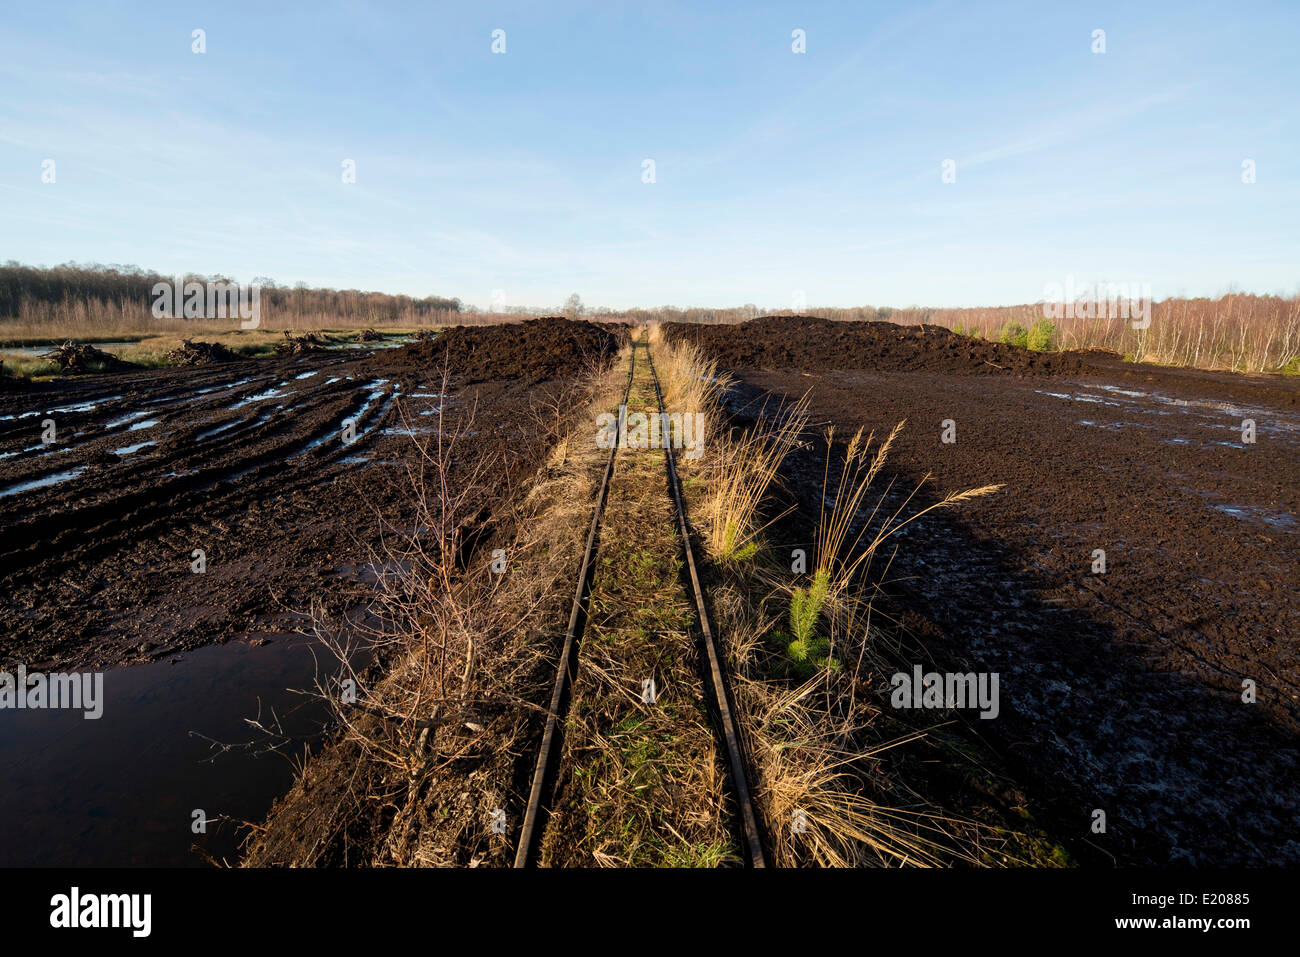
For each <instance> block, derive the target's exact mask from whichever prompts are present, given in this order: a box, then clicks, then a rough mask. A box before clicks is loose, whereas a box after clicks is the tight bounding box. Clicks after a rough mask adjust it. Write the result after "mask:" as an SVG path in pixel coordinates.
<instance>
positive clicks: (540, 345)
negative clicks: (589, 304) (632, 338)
mask: <svg viewBox="0 0 1300 957" xmlns="http://www.w3.org/2000/svg"><path fill="white" fill-rule="evenodd" d="M623 338H624V337H623V336H620V335H619V334H617V333H615V332H611V331H610V330H609V329H606V328H602V327H600V326H598V325H595V324H594V323H590V322H585V321H581V320H579V321H576V322H571V321H569V320H567V319H561V318H556V317H548V318H543V319H529V320H527V321H525V322H508V323H501V324H500V325H494V326H473V327H469V326H452V327H451V328H450V329H447V330H446V331H444V332H443V333H442V335H440V336H438V338H436V339H433V340H431V341H427V340H426V341H422V342H413V343H411V344H410V345H407V346H404V347H403V348H401V349H397V350H394V352H395V353H396V354H395V355H393V356H392V358H391V359H388V358H387V357H385V361H386V362H391V363H392V364H393V368H394V369H395V370H400V369H403V368H413V369H435V368H440V367H441V366H442V365H443V364H444V362H445V363H446V364H447V365H448V366H449V367H450V368H451V369H453V370H455V372H456V374H457V375H460V376H463V377H464V378H465V381H467V382H480V381H484V380H488V379H527V380H531V381H534V382H540V381H543V380H546V379H555V378H559V377H570V376H573V375H575V374H577V373H580V372H581V371H582V370H583V369H584V368H585V367H586V366H587V365H588V364H590V363H602V364H603V363H604V362H607V361H608V360H609V359H610V358H611V357H612V356H613V355H614V354H615V353H616V352H617V351H618V349H619V346H620V345H621V344H622V342H623Z"/></svg>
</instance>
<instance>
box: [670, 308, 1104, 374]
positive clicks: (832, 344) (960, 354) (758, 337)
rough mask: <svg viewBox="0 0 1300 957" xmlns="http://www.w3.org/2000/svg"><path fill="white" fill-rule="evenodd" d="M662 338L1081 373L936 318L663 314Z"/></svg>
mask: <svg viewBox="0 0 1300 957" xmlns="http://www.w3.org/2000/svg"><path fill="white" fill-rule="evenodd" d="M663 329H664V333H665V334H666V335H667V336H668V337H669V338H674V339H686V340H689V341H691V342H695V343H697V344H698V345H700V346H701V347H702V348H704V350H705V351H706V352H708V353H709V355H710V356H711V357H712V358H714V359H717V360H718V363H719V364H720V365H721V366H723V367H724V368H732V369H785V368H796V369H874V370H877V371H882V372H920V371H926V372H946V373H956V374H965V375H1083V374H1086V373H1088V372H1090V371H1092V369H1091V367H1090V366H1089V365H1088V363H1086V362H1084V361H1083V360H1082V359H1080V358H1079V357H1078V356H1074V355H1070V354H1068V353H1059V352H1031V351H1029V350H1028V349H1022V348H1020V347H1019V346H1012V345H1006V344H1004V343H1000V342H989V341H987V340H984V339H974V338H971V337H970V336H962V335H958V334H957V333H955V332H953V331H952V330H950V329H946V328H944V327H943V326H927V325H921V326H900V325H898V324H897V323H893V322H835V321H832V320H830V319H818V318H815V317H813V316H766V317H764V318H761V319H752V320H750V321H749V322H743V323H740V324H739V325H716V326H706V325H699V324H696V323H688V322H666V323H664V326H663Z"/></svg>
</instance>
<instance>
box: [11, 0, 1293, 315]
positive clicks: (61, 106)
mask: <svg viewBox="0 0 1300 957" xmlns="http://www.w3.org/2000/svg"><path fill="white" fill-rule="evenodd" d="M195 28H202V29H203V30H205V31H206V44H207V52H206V53H203V54H201V55H200V54H195V53H193V52H192V50H191V45H192V40H191V32H192V30H194V29H195ZM495 29H502V30H504V31H505V38H506V52H505V53H504V54H493V53H492V51H491V45H492V36H491V34H492V31H493V30H495ZM795 29H802V30H804V31H805V33H806V38H807V41H806V42H807V52H806V53H804V54H795V53H793V52H792V50H791V44H792V39H791V33H792V31H793V30H795ZM1095 29H1104V30H1105V31H1106V52H1105V53H1104V54H1096V53H1093V52H1092V49H1091V47H1092V45H1093V39H1092V31H1093V30H1095ZM1298 48H1300V6H1298V5H1296V4H1294V3H1292V4H1286V3H1250V2H1238V3H1233V4H1223V3H1218V4H1204V5H1198V4H1185V3H1184V4H1162V3H1142V4H1136V3H1132V2H1129V3H1115V4H1097V3H1088V4H1058V3H1043V2H1041V0H1039V2H1025V3H997V4H966V3H930V4H913V3H894V4H876V3H863V2H847V3H836V4H832V3H822V4H819V3H788V4H739V3H738V4H689V5H688V4H677V3H672V2H651V3H645V2H642V3H627V4H623V3H617V2H613V0H607V2H596V3H556V4H549V3H539V2H531V3H518V4H494V3H486V2H485V3H465V4H455V5H451V4H447V5H435V4H426V3H414V2H412V3H409V4H396V3H392V4H388V3H368V2H350V3H331V2H316V3H310V4H303V5H290V4H279V3H267V2H261V3H256V4H244V3H238V2H221V3H210V4H183V3H175V4H143V3H140V4H136V3H112V2H87V3H57V2H42V3H33V4H17V3H9V4H6V5H5V10H4V16H3V17H0V91H2V95H0V260H3V259H16V260H18V261H20V262H24V263H34V264H51V265H52V264H54V263H59V262H65V261H69V260H74V261H78V262H101V263H131V264H136V265H140V266H144V267H147V268H152V269H157V270H159V271H162V272H165V273H173V272H177V271H190V270H192V271H196V272H201V273H218V272H219V273H222V274H225V275H228V276H232V277H234V278H236V279H239V280H243V281H248V280H251V279H252V278H254V277H256V276H270V277H273V278H275V279H276V280H278V281H280V282H283V283H294V282H298V281H304V282H307V283H309V284H312V285H326V286H334V287H338V288H352V287H356V288H362V289H378V290H384V291H388V292H403V293H408V294H412V295H428V294H436V295H452V296H459V297H461V298H462V299H463V300H465V301H466V302H470V303H475V304H477V305H479V306H484V307H485V306H488V305H489V304H490V302H491V301H492V296H493V291H494V290H502V291H503V293H504V297H505V302H506V304H508V305H538V306H548V305H557V304H559V303H560V302H561V301H562V300H563V299H564V298H565V296H567V295H568V294H569V293H570V292H575V291H576V292H578V293H579V294H580V295H581V296H582V298H583V300H584V301H585V302H587V303H588V304H592V305H608V306H613V307H626V306H634V305H640V306H657V305H663V304H676V305H702V306H729V305H739V304H742V303H746V302H752V303H756V304H758V305H760V306H763V307H766V308H788V307H789V306H790V305H791V302H792V299H793V297H794V296H795V294H796V291H802V294H803V296H804V297H805V299H806V301H807V303H808V305H810V306H820V305H841V306H847V305H862V304H872V305H893V306H906V305H911V304H924V305H982V304H1005V303H1016V302H1031V301H1036V300H1037V299H1039V298H1040V297H1041V296H1042V295H1043V290H1044V287H1045V285H1046V284H1048V283H1051V282H1058V283H1060V282H1064V280H1065V278H1066V277H1067V276H1071V277H1073V278H1074V281H1075V282H1076V283H1084V282H1096V281H1112V282H1149V283H1151V285H1152V289H1153V292H1154V294H1155V297H1156V298H1157V299H1159V298H1164V297H1166V296H1171V295H1217V294H1219V293H1222V292H1224V291H1227V290H1228V289H1230V288H1236V289H1240V290H1246V291H1256V292H1278V293H1294V292H1296V291H1298V290H1300V227H1298V226H1297V224H1298V223H1300V126H1298V123H1300V66H1298V65H1297V56H1296V50H1297V49H1298ZM47 159H53V160H54V161H55V182H54V183H42V181H41V172H42V162H43V161H44V160H47ZM345 159H351V160H354V161H355V164H356V182H355V183H351V184H345V183H343V182H342V176H341V172H342V169H341V166H342V163H343V161H344V160H345ZM646 159H652V160H653V161H654V163H655V175H656V181H655V182H654V183H653V184H647V183H643V182H642V168H643V161H644V160H646ZM945 159H951V160H953V161H954V162H955V170H956V181H955V182H952V183H945V182H943V181H942V175H941V174H942V164H943V161H944V160H945ZM1246 159H1250V160H1253V161H1254V162H1255V164H1256V177H1257V181H1256V182H1255V183H1253V184H1244V183H1242V162H1243V160H1246Z"/></svg>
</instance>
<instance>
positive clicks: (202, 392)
mask: <svg viewBox="0 0 1300 957" xmlns="http://www.w3.org/2000/svg"><path fill="white" fill-rule="evenodd" d="M256 378H257V376H252V375H250V376H248V377H247V378H244V379H240V380H238V381H237V382H223V383H221V384H220V385H210V386H208V387H207V388H206V389H196V390H195V391H194V394H195V395H207V394H208V393H209V392H216V391H217V390H218V389H234V388H236V387H238V386H241V385H247V384H248V383H250V382H252V381H253V380H254V379H256Z"/></svg>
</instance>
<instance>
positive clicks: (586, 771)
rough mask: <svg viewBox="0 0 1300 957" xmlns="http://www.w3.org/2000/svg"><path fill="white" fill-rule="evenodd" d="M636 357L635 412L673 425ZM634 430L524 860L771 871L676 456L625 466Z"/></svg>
mask: <svg viewBox="0 0 1300 957" xmlns="http://www.w3.org/2000/svg"><path fill="white" fill-rule="evenodd" d="M641 349H645V351H646V354H645V360H644V361H645V365H644V366H638V364H637V356H636V353H637V352H638V351H640V350H641ZM628 363H629V373H628V382H627V386H626V388H625V389H624V391H623V405H624V406H625V407H627V408H630V407H631V405H633V404H643V405H644V407H645V411H647V412H650V411H655V412H657V413H658V414H659V415H660V416H663V415H664V414H665V412H666V410H665V403H664V395H663V391H662V388H661V385H660V381H659V378H658V374H657V371H656V370H655V367H654V362H653V359H651V358H650V348H649V343H648V342H645V341H641V342H637V343H634V344H633V346H632V348H631V349H630V355H629V358H628ZM638 372H640V375H639V376H638ZM627 421H628V418H627V417H625V416H624V415H620V417H619V427H618V432H617V434H616V441H615V442H614V443H613V444H614V447H613V448H612V449H611V450H610V456H609V458H608V459H607V460H606V467H605V472H604V479H603V481H602V484H601V488H600V490H599V492H598V494H597V497H596V504H595V506H594V511H593V516H592V524H591V528H590V530H589V533H588V537H587V549H586V552H585V554H584V557H583V561H582V564H581V568H580V572H579V579H578V583H577V586H576V588H575V594H574V600H573V605H572V608H571V613H570V622H569V629H568V632H567V634H566V638H565V642H564V646H563V649H562V651H561V655H560V660H559V662H558V665H557V668H556V678H555V684H554V687H553V690H552V696H551V707H550V710H549V712H548V715H547V722H546V727H545V730H544V732H543V735H542V742H541V745H540V747H539V750H538V756H537V762H536V766H535V769H534V773H533V779H532V784H531V788H530V795H529V801H528V805H527V807H526V809H525V814H524V818H523V822H522V826H521V830H520V837H519V843H518V845H517V848H516V855H515V866H516V867H526V866H529V865H532V864H540V865H542V866H570V865H574V864H581V865H590V864H593V863H594V864H602V863H622V864H625V865H630V866H639V865H651V866H655V865H669V866H682V865H687V866H713V865H717V864H724V863H727V862H733V863H743V862H747V863H749V864H751V865H752V866H756V867H764V866H766V864H767V855H766V853H765V851H764V847H763V843H762V840H761V836H760V835H761V832H760V829H759V823H758V817H757V813H756V811H755V809H754V806H753V800H752V789H751V786H750V782H749V774H748V770H747V765H746V762H745V760H744V752H743V748H742V746H741V744H740V740H741V739H740V735H739V733H738V731H737V728H736V725H735V721H734V718H733V714H732V708H731V704H730V700H729V697H728V692H727V686H726V681H725V678H724V675H723V666H722V663H721V656H720V655H719V653H718V649H717V645H716V641H715V638H714V634H713V630H712V628H711V626H710V624H709V618H708V613H707V608H706V603H705V599H704V593H703V590H702V587H701V584H700V577H699V573H698V571H697V568H696V563H695V558H694V555H693V550H692V545H691V540H690V530H689V525H688V524H687V520H686V511H685V506H684V499H683V497H682V493H681V486H680V481H679V478H678V474H677V471H676V468H675V463H674V460H673V457H672V451H671V448H665V449H658V448H656V449H650V450H646V451H643V452H640V453H632V454H629V455H627V456H622V457H620V456H619V455H618V451H619V449H620V448H622V447H623V446H624V444H625V442H624V436H625V432H624V428H625V423H626V422H627ZM660 455H663V456H664V461H663V469H664V470H663V471H662V472H660V471H659V462H658V461H657V457H658V456H660ZM616 463H623V464H618V465H617V467H616ZM656 475H657V477H656ZM661 481H663V482H664V485H665V486H666V488H664V487H662V486H660V485H659V483H660V482H661ZM660 488H663V491H666V492H667V493H668V496H667V497H668V501H665V500H664V496H663V494H662V492H661V491H660ZM606 539H608V541H606ZM679 549H680V550H679ZM693 615H694V616H696V620H697V622H698V627H699V633H698V637H699V639H700V640H699V641H694V640H692V638H691V635H692V634H693V632H694V628H695V625H693V623H692V622H691V617H692V616H693ZM701 659H705V660H704V661H703V662H702V661H701ZM629 681H631V682H632V684H633V685H636V684H637V683H638V682H639V687H640V692H637V691H631V692H629V690H628V688H629V685H628V682H629ZM647 686H648V687H649V689H650V690H649V691H646V688H647ZM656 686H657V687H656ZM724 750H725V752H726V754H725V756H724V754H723V751H724ZM728 791H730V799H731V800H730V801H729V800H728ZM629 799H631V800H629ZM733 802H734V803H733ZM727 804H732V808H733V813H734V817H732V815H731V814H728V813H727V812H726V811H725V810H724V808H725V807H726V806H727ZM729 817H731V818H732V821H733V822H734V830H733V825H728V824H727V819H728V818H729Z"/></svg>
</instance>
